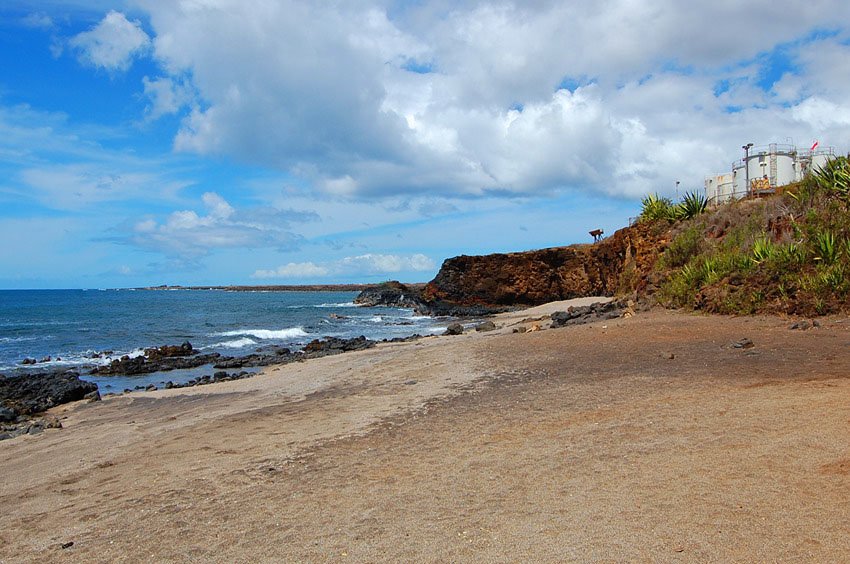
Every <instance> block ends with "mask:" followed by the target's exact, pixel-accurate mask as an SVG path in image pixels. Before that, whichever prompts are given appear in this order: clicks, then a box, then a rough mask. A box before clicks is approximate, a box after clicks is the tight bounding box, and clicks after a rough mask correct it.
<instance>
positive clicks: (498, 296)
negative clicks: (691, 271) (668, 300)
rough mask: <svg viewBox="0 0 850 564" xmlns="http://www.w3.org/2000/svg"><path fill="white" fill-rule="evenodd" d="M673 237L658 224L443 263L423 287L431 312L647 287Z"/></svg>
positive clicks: (516, 304) (498, 306)
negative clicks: (597, 238)
mask: <svg viewBox="0 0 850 564" xmlns="http://www.w3.org/2000/svg"><path fill="white" fill-rule="evenodd" d="M668 238H669V236H668V234H667V232H666V230H664V229H662V230H659V228H658V226H657V225H646V224H638V225H635V226H631V227H626V228H624V229H620V230H619V231H617V232H616V233H614V234H613V235H612V236H611V237H609V238H607V239H604V240H602V241H600V242H598V243H594V244H592V245H590V244H587V245H571V246H567V247H554V248H550V249H541V250H536V251H526V252H517V253H507V254H492V255H485V256H465V255H464V256H459V257H454V258H450V259H447V260H446V261H445V262H443V265H442V267H441V268H440V271H439V273H438V274H437V276H436V277H435V278H434V280H432V281H431V282H429V283H428V284H427V285H426V286H425V288H424V289H423V291H422V294H421V300H422V302H423V304H425V306H426V307H420V308H419V309H420V310H427V312H428V313H431V314H437V315H440V314H454V315H457V314H459V313H460V314H464V313H466V314H470V313H471V314H478V313H486V312H493V311H500V310H506V309H510V308H512V307H526V306H534V305H538V304H542V303H546V302H551V301H556V300H565V299H570V298H577V297H583V296H599V295H606V296H612V295H615V294H626V293H631V292H634V291H637V290H644V289H646V288H647V287H648V286H650V290H651V289H652V288H651V286H652V284H653V282H654V280H653V277H652V275H651V272H652V268H653V266H654V264H655V262H656V260H657V258H658V256H659V253H660V250H661V249H662V248H663V247H664V246H665V245H666V243H667V240H668Z"/></svg>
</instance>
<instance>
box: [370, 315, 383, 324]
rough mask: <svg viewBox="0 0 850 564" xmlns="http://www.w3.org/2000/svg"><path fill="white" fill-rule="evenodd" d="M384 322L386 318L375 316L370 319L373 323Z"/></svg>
mask: <svg viewBox="0 0 850 564" xmlns="http://www.w3.org/2000/svg"><path fill="white" fill-rule="evenodd" d="M383 320H384V318H383V317H381V316H380V315H373V316H372V317H370V318H369V321H371V322H373V323H381V322H382V321H383Z"/></svg>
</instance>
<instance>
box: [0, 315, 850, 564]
mask: <svg viewBox="0 0 850 564" xmlns="http://www.w3.org/2000/svg"><path fill="white" fill-rule="evenodd" d="M587 301H593V300H586V301H585V303H586V302H587ZM566 305H568V304H564V303H561V304H549V305H547V306H542V307H540V308H535V309H533V310H526V311H523V312H518V313H512V314H503V315H500V316H497V317H496V318H494V320H495V322H496V325H497V326H498V327H499V328H498V329H497V330H495V331H491V332H486V333H477V332H474V331H471V332H467V333H465V334H464V335H460V336H441V337H428V338H424V339H421V340H419V341H415V342H409V343H392V344H383V345H380V346H378V347H376V348H374V349H370V350H366V351H359V352H354V353H347V354H343V355H337V356H331V357H325V358H320V359H315V360H311V361H308V362H301V363H295V364H290V365H285V366H280V367H273V368H268V369H266V370H265V371H264V373H263V374H261V375H259V376H257V377H254V378H251V379H247V380H240V381H234V382H225V383H220V384H215V385H211V386H204V387H198V388H185V389H179V390H160V391H156V392H149V393H134V394H128V395H123V396H114V397H108V398H106V399H104V401H102V402H98V403H78V404H74V405H68V406H63V407H61V408H57V409H55V410H54V413H55V414H57V415H58V416H59V417H60V418H61V420H62V424H63V427H64V428H63V429H61V430H48V431H45V432H44V433H42V434H40V435H36V436H22V437H17V438H15V439H11V440H7V441H3V442H0V508H2V511H0V561H2V562H45V561H60V562H65V561H67V562H152V561H179V562H345V561H350V562H517V561H535V562H555V561H612V562H614V561H617V562H619V561H700V562H704V561H819V562H842V561H847V560H848V559H850V378H848V376H850V354H848V353H850V320H845V319H843V318H830V319H825V320H822V321H821V326H820V327H817V328H812V329H809V330H805V331H802V330H790V329H789V325H790V323H791V322H790V320H787V319H780V318H776V317H746V318H732V317H709V316H697V315H688V314H682V313H676V312H670V311H652V312H648V313H639V314H638V315H636V316H634V317H632V318H629V319H616V320H610V321H605V322H596V323H592V324H588V325H581V326H574V327H564V328H559V329H546V330H541V331H534V332H528V333H514V332H513V329H514V328H516V327H519V326H520V325H522V326H523V327H531V326H532V325H534V324H535V323H539V324H540V325H542V326H543V327H544V328H545V326H546V325H547V322H546V321H545V319H544V320H542V321H539V322H536V321H534V320H533V319H534V318H536V317H540V316H544V315H546V314H548V313H551V312H552V311H554V310H557V309H564V307H565V306H566ZM523 320H526V321H523ZM744 338H747V339H750V340H751V341H752V343H753V344H754V346H752V347H750V348H737V347H736V346H735V343H739V342H740V341H741V340H742V339H744ZM70 543H73V544H70ZM63 546H66V548H63Z"/></svg>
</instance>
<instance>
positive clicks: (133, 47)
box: [69, 10, 150, 71]
mask: <svg viewBox="0 0 850 564" xmlns="http://www.w3.org/2000/svg"><path fill="white" fill-rule="evenodd" d="M69 44H70V45H71V47H73V48H74V49H75V50H76V51H77V55H78V58H79V60H80V62H81V63H83V64H86V65H90V66H93V67H96V68H102V69H105V70H109V71H126V70H127V69H129V68H130V65H131V64H132V62H133V57H135V56H136V55H138V54H140V53H142V52H144V51H145V50H146V49H147V48H148V47H149V46H150V37H148V34H147V33H145V31H144V30H143V29H142V25H141V23H140V22H138V21H132V22H131V21H130V20H128V19H127V18H126V16H124V14H122V13H120V12H116V11H114V10H113V11H110V12H109V13H108V14H106V16H105V17H104V18H103V20H101V21H100V23H98V24H97V25H96V26H94V27H93V28H92V29H90V30H88V31H84V32H82V33H79V34H77V35H75V36H74V37H73V38H71V40H70V42H69Z"/></svg>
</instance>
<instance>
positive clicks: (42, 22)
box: [21, 12, 56, 29]
mask: <svg viewBox="0 0 850 564" xmlns="http://www.w3.org/2000/svg"><path fill="white" fill-rule="evenodd" d="M21 23H22V24H23V25H24V26H26V27H31V28H35V29H51V28H53V27H54V26H55V25H56V24H55V23H54V22H53V18H51V17H50V16H49V15H47V14H45V13H44V12H33V13H31V14H28V15H26V16H24V17H23V18H21Z"/></svg>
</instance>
